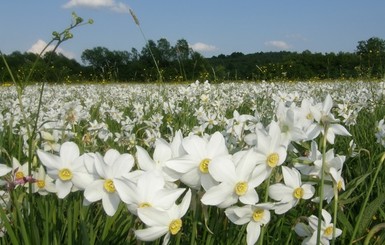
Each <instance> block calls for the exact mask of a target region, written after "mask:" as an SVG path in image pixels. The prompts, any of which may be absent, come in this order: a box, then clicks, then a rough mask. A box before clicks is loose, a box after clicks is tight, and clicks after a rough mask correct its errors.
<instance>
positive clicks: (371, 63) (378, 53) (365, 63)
mask: <svg viewBox="0 0 385 245" xmlns="http://www.w3.org/2000/svg"><path fill="white" fill-rule="evenodd" d="M356 53H357V54H358V55H359V56H360V58H361V69H363V70H366V71H367V72H368V74H369V75H373V76H377V77H383V76H384V70H385V69H384V64H385V40H383V39H381V38H378V37H372V38H369V39H368V40H366V41H359V42H358V45H357V51H356Z"/></svg>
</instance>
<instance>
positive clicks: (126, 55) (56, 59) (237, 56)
mask: <svg viewBox="0 0 385 245" xmlns="http://www.w3.org/2000/svg"><path fill="white" fill-rule="evenodd" d="M4 56H5V60H6V62H7V63H8V66H9V67H10V69H11V70H12V73H13V75H14V76H16V78H17V79H19V80H21V81H22V80H23V79H24V78H25V76H27V74H29V71H30V70H31V68H32V65H33V63H34V62H35V60H36V59H37V58H38V55H37V54H34V53H28V52H25V53H21V52H19V51H15V52H13V53H11V54H9V55H4ZM81 61H82V64H80V63H79V62H78V61H76V60H75V59H69V58H67V57H65V56H64V55H62V54H60V53H59V54H58V53H54V52H47V53H45V54H44V55H43V56H42V58H41V59H40V60H39V62H38V63H37V66H36V67H35V70H34V74H33V77H32V79H29V80H30V81H35V82H36V81H47V82H52V83H63V82H68V83H76V82H153V81H159V80H161V81H164V82H181V81H194V80H201V81H204V80H209V81H211V82H223V81H250V80H251V81H258V80H267V81H269V80H270V81H271V80H288V81H290V80H309V79H314V80H325V79H380V78H383V77H384V75H385V40H383V39H381V38H378V37H372V38H369V39H368V40H363V41H359V42H358V44H357V47H356V50H355V52H353V53H349V52H339V53H333V52H331V53H312V52H311V51H309V50H306V51H303V52H289V51H280V52H259V53H252V54H243V53H241V52H234V53H232V54H230V55H224V54H221V55H218V56H213V57H210V58H206V57H203V56H202V55H201V54H200V53H198V52H195V51H193V50H192V49H191V48H190V47H189V45H188V42H187V40H185V39H180V40H178V41H177V42H176V44H175V45H174V46H172V45H171V44H170V42H169V41H168V40H167V39H166V38H161V39H159V40H157V41H153V40H149V41H148V42H147V43H146V45H145V46H144V47H143V48H142V50H140V51H139V50H137V49H135V48H132V49H131V50H130V51H118V50H109V49H108V48H106V47H94V48H92V49H86V50H84V51H83V53H82V54H81ZM11 80H12V79H11V77H10V74H9V72H8V70H7V68H6V64H5V63H4V62H1V63H0V82H1V83H7V82H10V81H11Z"/></svg>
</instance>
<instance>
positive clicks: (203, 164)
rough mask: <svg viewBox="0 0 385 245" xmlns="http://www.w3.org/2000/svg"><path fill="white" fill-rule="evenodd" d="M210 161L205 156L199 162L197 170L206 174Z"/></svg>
mask: <svg viewBox="0 0 385 245" xmlns="http://www.w3.org/2000/svg"><path fill="white" fill-rule="evenodd" d="M210 162H211V160H210V159H208V158H205V159H203V160H202V161H201V162H200V163H199V170H200V171H201V173H204V174H207V173H208V172H209V164H210Z"/></svg>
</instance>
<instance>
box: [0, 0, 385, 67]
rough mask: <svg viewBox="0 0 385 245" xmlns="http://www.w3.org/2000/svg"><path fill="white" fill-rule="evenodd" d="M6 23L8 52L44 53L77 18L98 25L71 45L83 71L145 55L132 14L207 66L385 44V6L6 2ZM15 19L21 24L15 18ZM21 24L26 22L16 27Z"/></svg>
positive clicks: (2, 21)
mask: <svg viewBox="0 0 385 245" xmlns="http://www.w3.org/2000/svg"><path fill="white" fill-rule="evenodd" d="M2 7H3V9H4V14H2V15H1V16H0V28H1V29H2V30H4V31H3V33H4V34H3V35H2V36H1V37H0V43H1V47H0V51H1V52H3V53H4V54H10V53H12V52H14V51H20V52H22V53H23V52H35V53H36V52H39V49H40V50H41V49H42V47H43V46H44V45H45V44H46V43H47V42H48V41H49V40H50V38H51V33H52V31H61V30H62V29H64V28H66V27H67V26H68V25H69V23H70V21H71V13H72V12H75V13H76V14H77V15H78V16H80V17H82V18H83V19H84V20H85V21H87V20H88V19H93V20H94V24H92V25H86V26H84V27H80V28H77V29H76V30H75V31H74V32H73V34H74V39H73V40H70V41H68V42H65V43H64V44H63V45H62V46H60V49H59V50H58V51H59V52H60V53H62V54H63V55H65V56H66V57H67V58H75V59H76V60H77V61H78V62H79V63H81V59H80V56H81V53H82V52H83V51H84V50H86V49H92V48H95V47H98V46H100V47H106V48H107V49H109V50H119V51H130V50H131V49H132V48H136V49H137V50H138V51H141V49H142V48H143V47H144V46H145V45H146V42H145V39H144V38H143V36H142V34H141V31H140V29H139V28H138V26H136V24H135V22H134V20H133V18H132V16H131V15H130V12H129V11H130V9H131V10H132V11H133V12H134V13H135V15H136V16H137V18H138V20H139V23H140V27H141V28H142V30H143V33H144V34H145V36H146V39H147V40H153V41H157V40H159V39H160V38H166V39H167V40H168V41H169V42H170V44H171V45H172V46H173V45H175V43H176V41H177V40H179V39H185V40H186V41H187V42H188V43H189V46H190V47H191V48H192V49H193V50H194V51H197V52H199V53H200V54H202V55H203V56H204V57H205V58H212V57H213V56H218V55H221V54H223V55H231V54H232V53H234V52H239V53H243V54H245V55H247V54H254V53H259V52H263V53H266V52H279V51H289V52H297V53H301V52H303V51H306V50H309V51H310V52H312V53H324V54H326V53H339V52H348V53H352V52H355V50H356V47H357V44H358V42H359V41H365V40H368V39H369V38H371V37H378V38H381V39H385V33H384V30H385V21H384V20H385V18H384V17H383V13H382V10H383V9H385V2H382V1H372V2H370V4H367V3H365V2H362V1H359V0H341V1H338V2H335V1H332V0H327V1H323V2H322V3H321V2H312V3H309V2H307V1H306V0H298V1H296V2H292V3H286V4H284V3H282V1H279V0H275V1H263V2H259V3H256V2H252V1H245V2H239V3H237V4H233V3H232V2H230V1H229V0H224V1H219V0H217V1H215V0H214V1H211V2H205V1H202V0H198V1H194V2H183V3H181V2H180V1H176V0H170V1H167V2H152V3H150V4H148V3H143V2H136V1H122V0H120V1H118V0H99V1H92V0H67V1H65V3H60V2H53V1H49V0H41V1H39V2H28V1H27V2H25V3H24V8H20V4H19V3H15V2H7V3H4V2H3V6H2ZM15 13H17V16H16V17H15ZM14 18H20V20H19V21H9V20H13V19H14Z"/></svg>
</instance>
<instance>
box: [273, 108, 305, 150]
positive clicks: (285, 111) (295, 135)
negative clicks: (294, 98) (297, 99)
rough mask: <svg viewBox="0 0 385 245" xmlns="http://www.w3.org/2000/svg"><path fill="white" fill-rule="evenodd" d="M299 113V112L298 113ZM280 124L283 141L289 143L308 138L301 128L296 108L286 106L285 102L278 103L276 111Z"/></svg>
mask: <svg viewBox="0 0 385 245" xmlns="http://www.w3.org/2000/svg"><path fill="white" fill-rule="evenodd" d="M297 114H298V113H297ZM276 116H277V120H278V125H279V127H280V129H281V140H282V143H283V144H285V145H288V144H289V143H290V142H291V141H296V142H297V141H300V140H304V139H306V134H305V132H304V131H303V130H302V128H301V126H302V125H301V124H300V122H299V120H300V119H299V118H298V116H296V112H295V108H292V107H289V108H288V107H286V106H285V105H284V103H283V102H281V103H279V104H278V108H277V112H276Z"/></svg>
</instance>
